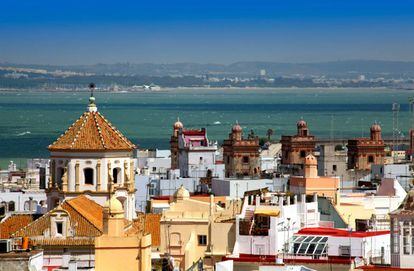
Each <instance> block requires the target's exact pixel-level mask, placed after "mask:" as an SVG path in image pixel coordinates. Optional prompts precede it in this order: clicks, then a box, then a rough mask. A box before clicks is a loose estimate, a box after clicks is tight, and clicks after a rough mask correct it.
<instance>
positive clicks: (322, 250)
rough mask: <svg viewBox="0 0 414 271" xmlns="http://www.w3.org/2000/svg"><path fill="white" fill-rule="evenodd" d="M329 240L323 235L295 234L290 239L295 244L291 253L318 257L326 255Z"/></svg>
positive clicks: (291, 248)
mask: <svg viewBox="0 0 414 271" xmlns="http://www.w3.org/2000/svg"><path fill="white" fill-rule="evenodd" d="M327 241H328V238H327V237H322V236H303V235H302V236H294V237H293V238H292V240H291V241H290V242H292V243H293V244H292V246H291V247H290V249H289V253H293V254H300V255H306V256H312V258H314V259H317V258H319V257H320V256H323V255H326V247H327ZM286 245H287V244H286ZM285 249H286V248H285Z"/></svg>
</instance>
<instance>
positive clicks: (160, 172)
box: [136, 150, 171, 179]
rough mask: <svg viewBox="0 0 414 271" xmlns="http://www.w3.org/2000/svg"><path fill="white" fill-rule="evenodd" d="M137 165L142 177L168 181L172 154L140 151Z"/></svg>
mask: <svg viewBox="0 0 414 271" xmlns="http://www.w3.org/2000/svg"><path fill="white" fill-rule="evenodd" d="M136 164H137V169H138V172H139V173H140V174H141V175H146V176H150V177H151V178H156V179H157V178H158V179H166V178H168V172H169V171H170V168H171V152H170V150H155V151H148V150H146V151H140V152H139V153H138V157H137V163H136Z"/></svg>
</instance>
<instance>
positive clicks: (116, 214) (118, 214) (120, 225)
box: [95, 196, 151, 271]
mask: <svg viewBox="0 0 414 271" xmlns="http://www.w3.org/2000/svg"><path fill="white" fill-rule="evenodd" d="M95 269H96V270H99V271H106V270H108V271H110V270H123V271H127V270H131V271H132V270H134V271H136V270H138V271H147V270H151V235H150V234H145V233H143V232H142V231H141V232H138V233H137V234H132V235H127V234H126V233H125V231H124V210H123V208H122V203H121V202H120V201H119V200H118V199H116V197H115V196H112V197H111V198H110V200H108V201H107V202H106V203H105V206H104V218H103V234H102V235H101V236H99V237H97V238H96V239H95Z"/></svg>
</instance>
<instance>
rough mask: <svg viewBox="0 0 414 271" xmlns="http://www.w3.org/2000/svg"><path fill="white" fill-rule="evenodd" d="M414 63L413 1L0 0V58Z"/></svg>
mask: <svg viewBox="0 0 414 271" xmlns="http://www.w3.org/2000/svg"><path fill="white" fill-rule="evenodd" d="M346 59H385V60H414V1H411V0H410V1H408V0H407V1H405V0H404V1H403V0H401V1H396V0H393V1H391V0H390V1H380V0H376V1H369V0H359V1H353V0H343V1H339V0H338V1H335V0H329V1H328V0H327V1H318V0H304V1H294V0H283V1H279V0H268V1H263V0H252V1H243V0H238V1H225V0H217V1H216V0H192V1H174V0H165V1H156V0H149V1H138V0H131V1H123V0H112V1H103V0H100V1H88V0H83V1H79V0H66V1H63V0H20V1H18V0H1V2H0V62H5V61H8V62H13V63H34V64H37V63H39V64H94V63H116V62H132V63H142V62H155V63H172V62H200V63H231V62H236V61H281V62H302V61H306V62H309V61H311V62H314V61H326V60H346Z"/></svg>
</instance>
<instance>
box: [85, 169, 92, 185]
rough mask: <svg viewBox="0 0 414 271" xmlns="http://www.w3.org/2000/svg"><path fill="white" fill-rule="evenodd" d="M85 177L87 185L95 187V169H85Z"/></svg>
mask: <svg viewBox="0 0 414 271" xmlns="http://www.w3.org/2000/svg"><path fill="white" fill-rule="evenodd" d="M83 177H84V179H85V184H91V185H93V169H92V168H85V169H84V170H83Z"/></svg>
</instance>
